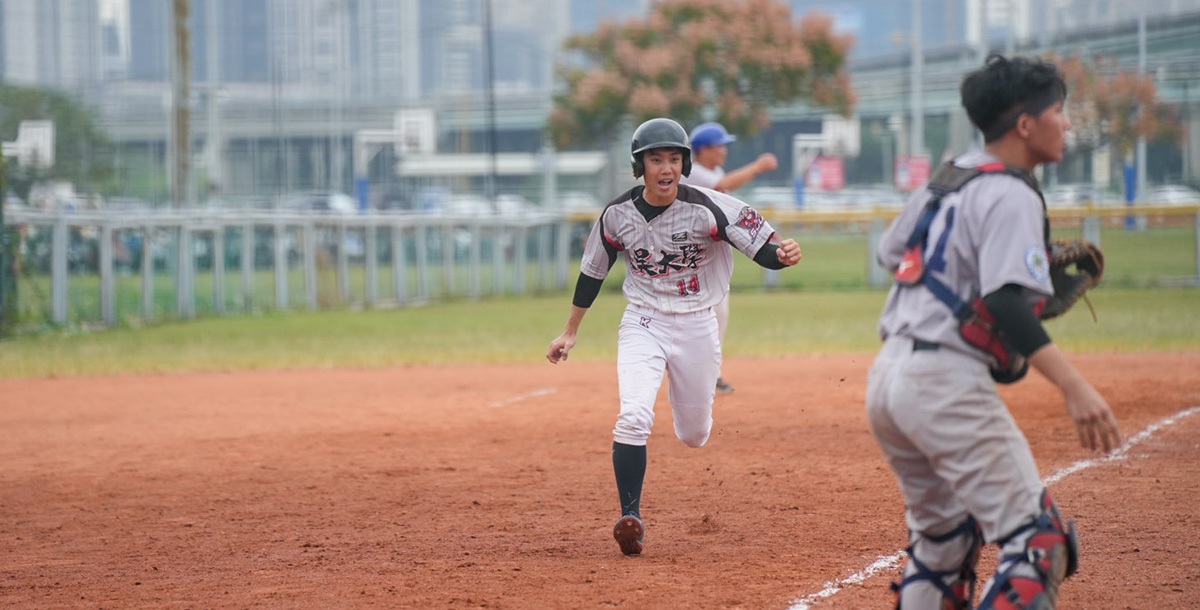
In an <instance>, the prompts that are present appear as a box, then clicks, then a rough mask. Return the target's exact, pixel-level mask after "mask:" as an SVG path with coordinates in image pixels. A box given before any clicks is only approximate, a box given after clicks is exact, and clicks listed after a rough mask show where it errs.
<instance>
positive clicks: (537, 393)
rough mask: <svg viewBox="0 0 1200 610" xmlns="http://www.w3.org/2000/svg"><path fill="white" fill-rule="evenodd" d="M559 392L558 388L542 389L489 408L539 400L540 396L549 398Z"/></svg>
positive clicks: (497, 403) (494, 403)
mask: <svg viewBox="0 0 1200 610" xmlns="http://www.w3.org/2000/svg"><path fill="white" fill-rule="evenodd" d="M557 391H558V388H542V389H540V390H534V391H532V392H526V393H524V394H521V395H520V396H513V397H512V398H506V399H504V400H501V401H499V402H493V403H492V404H490V405H488V406H489V407H506V406H508V405H511V404H513V403H515V402H521V401H522V400H528V399H530V398H537V397H538V396H549V395H551V394H553V393H555V392H557Z"/></svg>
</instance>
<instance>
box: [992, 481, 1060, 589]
mask: <svg viewBox="0 0 1200 610" xmlns="http://www.w3.org/2000/svg"><path fill="white" fill-rule="evenodd" d="M1000 550H1001V556H1000V565H999V566H997V568H996V575H995V576H993V577H992V579H991V581H990V582H989V583H988V587H987V589H986V590H985V591H984V594H983V599H982V600H981V601H980V602H979V610H1053V609H1054V608H1055V607H1056V606H1057V604H1058V587H1059V586H1060V585H1061V584H1062V581H1063V580H1066V578H1067V577H1069V576H1071V575H1072V574H1074V573H1075V571H1076V570H1077V569H1078V568H1079V537H1078V535H1077V534H1076V532H1075V522H1074V521H1070V520H1067V521H1065V522H1064V521H1063V518H1062V514H1061V513H1060V512H1059V511H1058V505H1057V504H1055V503H1054V500H1053V499H1051V498H1050V494H1049V492H1048V491H1045V490H1043V491H1042V514H1040V515H1038V516H1037V518H1036V519H1034V520H1033V522H1031V523H1028V524H1026V525H1024V526H1022V527H1021V528H1020V529H1018V530H1017V531H1016V532H1013V533H1012V534H1011V535H1009V536H1008V538H1006V539H1005V540H1004V541H1002V542H1001V549H1000Z"/></svg>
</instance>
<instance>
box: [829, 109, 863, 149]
mask: <svg viewBox="0 0 1200 610" xmlns="http://www.w3.org/2000/svg"><path fill="white" fill-rule="evenodd" d="M861 129H862V121H860V120H859V118H858V117H857V116H852V117H850V118H846V117H844V116H842V115H840V114H827V115H825V116H824V117H822V119H821V135H822V136H823V137H824V152H825V154H827V155H837V156H839V157H857V156H858V153H859V151H860V150H861V149H862V135H861Z"/></svg>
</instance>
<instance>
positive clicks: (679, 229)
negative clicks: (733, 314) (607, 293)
mask: <svg viewBox="0 0 1200 610" xmlns="http://www.w3.org/2000/svg"><path fill="white" fill-rule="evenodd" d="M644 188H645V187H641V186H639V187H635V188H634V189H632V190H630V191H629V192H627V193H625V194H624V195H621V196H620V197H618V198H617V199H615V200H613V201H612V202H611V203H609V204H608V205H607V206H606V207H605V208H604V211H603V212H601V213H600V219H599V220H598V221H597V222H596V223H595V225H594V226H593V227H592V232H591V235H589V236H588V240H587V245H586V246H585V247H584V252H583V262H582V264H581V266H580V271H581V272H582V273H583V274H584V275H587V276H589V277H592V278H595V279H604V278H605V277H607V276H608V271H609V269H610V268H611V267H612V265H613V263H614V262H615V260H616V256H617V253H618V252H624V253H625V260H626V263H627V265H628V273H627V275H626V277H625V283H624V285H623V286H622V291H623V292H624V294H625V298H626V299H628V301H629V303H630V304H631V305H633V306H636V307H639V308H641V309H649V310H654V311H660V312H663V313H671V314H680V313H691V312H695V311H700V310H704V309H709V308H711V307H713V306H715V305H716V304H717V303H719V302H720V301H721V299H723V298H724V297H725V294H726V293H727V292H728V291H729V280H730V278H731V277H732V275H733V251H732V250H731V248H730V247H729V246H730V245H732V246H733V247H735V248H737V249H738V250H740V251H742V253H744V254H745V255H746V256H748V257H751V258H753V257H754V254H755V253H756V252H758V250H759V249H760V248H762V247H763V245H764V244H766V243H767V242H768V241H769V240H770V238H771V236H772V235H773V234H774V229H772V228H771V225H770V224H769V223H767V221H766V220H765V219H764V218H763V217H762V215H760V214H759V213H758V212H757V211H756V210H755V209H754V208H753V207H750V206H749V205H748V204H746V203H745V202H743V201H741V200H740V199H737V198H735V197H732V196H730V195H726V194H724V193H720V192H717V191H714V190H711V189H706V188H699V187H692V186H687V185H680V186H679V193H678V195H676V200H675V202H674V203H672V204H671V205H670V206H667V208H666V210H665V211H663V212H662V213H661V214H659V215H658V216H656V217H654V218H653V219H651V220H650V221H647V220H646V218H645V217H644V216H643V215H642V213H641V212H640V211H638V209H637V205H636V203H635V201H636V200H637V199H640V198H641V194H642V192H643V191H644ZM642 205H648V204H646V203H644V200H643V203H642Z"/></svg>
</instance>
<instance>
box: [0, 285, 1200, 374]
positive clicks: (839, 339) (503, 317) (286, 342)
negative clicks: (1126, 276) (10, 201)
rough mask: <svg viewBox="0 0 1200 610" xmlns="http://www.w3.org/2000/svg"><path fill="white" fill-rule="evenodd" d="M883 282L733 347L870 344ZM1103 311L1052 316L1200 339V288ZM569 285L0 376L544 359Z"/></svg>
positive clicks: (793, 307) (790, 298)
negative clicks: (553, 291) (556, 290)
mask: <svg viewBox="0 0 1200 610" xmlns="http://www.w3.org/2000/svg"><path fill="white" fill-rule="evenodd" d="M885 296H886V293H885V292H884V291H882V290H845V291H804V290H800V291H794V290H779V291H773V292H764V291H761V290H757V291H739V292H737V293H735V294H734V295H733V297H732V299H733V300H732V302H731V303H732V312H733V314H732V317H731V321H730V328H729V332H728V336H727V338H726V344H727V345H726V349H725V352H726V354H727V355H728V356H729V357H733V358H736V357H782V356H791V355H801V354H822V353H834V352H857V351H863V352H869V351H873V350H874V349H876V348H877V347H878V339H877V336H876V332H875V321H876V318H877V317H878V314H879V310H880V307H881V306H882V304H883V300H884V298H885ZM1091 300H1092V304H1093V305H1094V306H1095V308H1096V313H1097V316H1098V317H1099V322H1097V323H1093V321H1092V318H1091V314H1089V313H1088V311H1087V306H1086V305H1084V304H1080V305H1079V306H1078V307H1076V308H1075V309H1074V310H1072V311H1071V312H1070V313H1069V314H1067V315H1066V316H1064V317H1063V318H1061V319H1058V320H1053V321H1051V322H1049V323H1048V324H1047V328H1048V330H1049V331H1050V333H1051V336H1052V337H1054V338H1055V340H1056V342H1057V343H1059V344H1060V345H1061V346H1063V347H1064V348H1065V349H1067V350H1070V351H1147V350H1153V351H1157V350H1166V351H1189V350H1196V349H1200V315H1197V314H1198V312H1200V289H1197V288H1152V289H1130V288H1106V287H1101V288H1099V289H1097V290H1095V291H1093V292H1092V298H1091ZM569 303H570V297H569V296H568V295H567V294H565V293H564V294H560V295H552V296H540V297H530V298H516V297H507V298H498V299H490V300H482V301H478V302H470V301H452V302H448V303H441V304H438V305H432V306H426V307H408V308H400V309H394V310H377V311H364V312H351V311H323V312H313V313H271V314H264V315H257V316H231V317H204V318H200V319H198V320H195V321H191V322H165V323H161V324H157V325H154V326H149V327H145V328H130V327H124V328H117V329H113V330H109V331H104V332H94V333H87V332H54V333H46V334H41V335H34V336H21V337H17V338H14V339H9V340H5V341H4V342H3V343H0V377H55V376H67V375H110V374H122V373H134V372H171V371H225V370H240V369H251V370H256V369H277V368H309V367H386V366H402V365H408V364H424V363H447V364H448V363H462V362H529V363H538V362H544V360H543V354H544V353H545V350H546V346H547V345H548V344H549V342H550V340H551V339H553V338H554V337H555V336H557V335H558V334H559V333H560V332H561V331H562V327H563V323H564V322H565V320H566V316H567V313H568V311H569ZM623 307H624V299H622V298H621V296H620V295H618V294H612V293H611V292H606V293H605V294H602V295H601V296H600V298H599V299H598V300H597V302H596V304H595V305H594V306H593V307H592V310H591V311H590V312H589V314H588V316H587V318H586V319H585V320H584V324H583V327H582V329H581V331H580V341H579V344H578V346H577V347H576V348H575V350H574V351H572V353H571V357H572V359H574V360H580V361H582V360H592V361H597V360H600V361H603V360H612V359H614V357H615V354H616V325H617V322H618V320H619V319H620V316H621V312H622V309H623Z"/></svg>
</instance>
